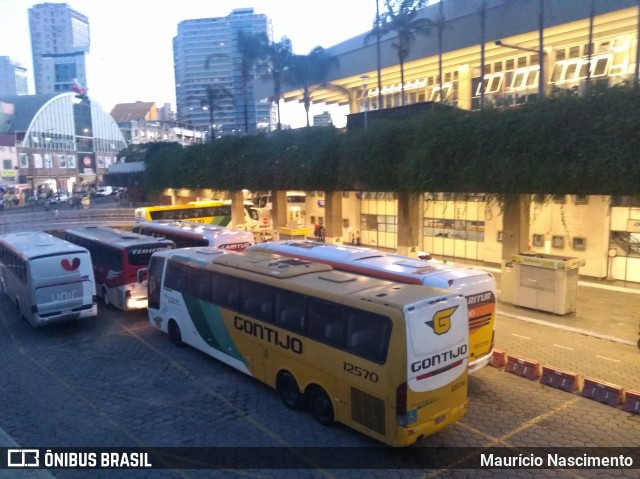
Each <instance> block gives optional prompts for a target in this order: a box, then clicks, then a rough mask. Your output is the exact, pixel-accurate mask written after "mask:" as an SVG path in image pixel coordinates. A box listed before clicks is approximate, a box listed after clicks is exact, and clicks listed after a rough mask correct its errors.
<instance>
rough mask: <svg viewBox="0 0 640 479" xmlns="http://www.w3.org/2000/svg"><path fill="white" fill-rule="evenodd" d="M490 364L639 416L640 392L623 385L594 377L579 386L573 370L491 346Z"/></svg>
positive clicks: (577, 376)
mask: <svg viewBox="0 0 640 479" xmlns="http://www.w3.org/2000/svg"><path fill="white" fill-rule="evenodd" d="M489 364H490V366H491V367H493V368H496V369H501V368H504V371H505V372H508V373H511V374H515V375H516V376H520V377H523V378H526V379H529V380H530V381H539V382H540V384H543V385H545V386H550V387H552V388H555V389H560V390H562V391H565V392H568V393H571V394H574V393H576V392H577V391H580V396H582V397H584V398H587V399H592V400H594V401H598V402H601V403H603V404H606V405H608V406H611V407H614V408H619V407H620V406H622V410H623V411H626V412H629V413H632V414H638V415H640V391H631V390H628V391H625V390H624V388H623V387H622V386H618V385H616V384H611V383H608V382H606V381H601V380H599V379H596V378H592V377H586V378H584V380H583V381H582V388H580V375H579V374H578V373H574V372H572V371H566V370H563V369H559V368H555V367H553V366H542V368H541V365H540V363H539V362H538V361H534V360H532V359H527V358H523V357H520V356H514V355H510V354H506V353H505V352H504V351H502V350H499V349H494V351H493V356H492V358H491V362H490V363H489Z"/></svg>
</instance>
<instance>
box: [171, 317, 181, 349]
mask: <svg viewBox="0 0 640 479" xmlns="http://www.w3.org/2000/svg"><path fill="white" fill-rule="evenodd" d="M167 329H168V332H169V338H171V342H172V343H173V344H175V345H176V346H178V347H179V348H182V347H184V343H183V342H182V332H180V326H178V323H176V322H175V321H174V320H173V319H172V320H171V321H169V326H168V328H167Z"/></svg>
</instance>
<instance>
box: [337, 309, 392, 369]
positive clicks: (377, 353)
mask: <svg viewBox="0 0 640 479" xmlns="http://www.w3.org/2000/svg"><path fill="white" fill-rule="evenodd" d="M348 316H349V335H348V341H347V348H348V349H349V351H351V352H352V353H353V354H356V355H358V356H362V357H363V358H366V359H370V360H373V361H377V362H383V361H384V359H385V356H386V353H387V344H388V342H389V335H390V334H389V333H390V332H391V326H390V321H389V319H388V318H386V317H384V316H380V315H377V314H374V313H369V312H367V311H358V310H353V311H351V312H349V315H348Z"/></svg>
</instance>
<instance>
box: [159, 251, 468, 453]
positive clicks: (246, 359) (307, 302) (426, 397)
mask: <svg viewBox="0 0 640 479" xmlns="http://www.w3.org/2000/svg"><path fill="white" fill-rule="evenodd" d="M148 288H149V291H148V311H149V321H150V323H151V324H152V325H153V326H155V327H157V328H158V329H160V330H162V331H163V332H165V333H167V334H168V335H169V336H170V338H171V339H172V340H173V342H174V343H176V344H177V345H183V344H185V343H186V344H188V345H190V346H192V347H194V348H196V349H199V350H201V351H203V352H205V353H206V354H208V355H210V356H213V357H214V358H216V359H218V360H220V361H222V362H224V363H226V364H228V365H230V366H232V367H234V368H235V369H237V370H239V371H241V372H243V373H245V374H247V375H249V376H252V377H254V378H256V379H258V380H260V381H262V382H264V383H266V384H267V385H269V386H270V387H272V388H274V389H275V390H276V391H277V392H278V394H279V396H280V398H281V399H282V401H283V402H284V404H285V405H286V406H287V407H289V408H292V409H298V408H302V407H304V406H306V407H308V408H309V410H310V412H311V414H312V415H313V416H314V417H315V418H316V419H317V420H318V421H319V422H320V423H322V424H331V423H333V422H334V421H337V422H340V423H343V424H345V425H346V426H348V427H351V428H353V429H355V430H357V431H360V432H361V433H364V434H366V435H368V436H371V437H373V438H375V439H377V440H379V441H382V442H384V443H386V444H388V445H391V446H407V445H410V444H413V443H415V442H416V441H418V440H420V439H421V438H423V437H426V436H429V435H431V434H433V433H435V432H437V431H439V430H441V429H442V428H444V427H446V426H447V425H449V424H452V423H454V422H455V421H457V420H459V419H460V418H462V417H463V416H464V414H465V412H466V408H467V362H468V339H469V328H468V325H467V304H466V301H465V299H464V297H463V296H462V295H460V294H459V293H456V292H452V291H447V290H443V289H438V288H427V287H424V286H417V285H411V284H403V283H397V282H392V281H388V280H382V279H378V278H371V277H368V276H364V275H358V274H353V273H347V272H339V271H334V270H333V268H332V267H331V266H329V265H326V264H322V263H317V262H310V261H306V260H300V259H295V258H286V257H283V256H279V255H274V254H271V253H265V252H257V251H253V252H250V251H245V252H242V253H238V254H225V253H224V252H223V251H221V250H217V249H214V248H185V249H177V250H172V251H163V252H158V253H155V254H154V255H153V256H152V259H151V263H150V266H149V281H148Z"/></svg>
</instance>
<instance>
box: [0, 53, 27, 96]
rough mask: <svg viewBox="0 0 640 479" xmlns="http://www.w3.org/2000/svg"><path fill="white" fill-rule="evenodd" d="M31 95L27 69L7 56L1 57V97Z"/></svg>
mask: <svg viewBox="0 0 640 479" xmlns="http://www.w3.org/2000/svg"><path fill="white" fill-rule="evenodd" d="M28 93H29V86H28V83H27V69H26V68H24V67H23V66H22V65H20V63H18V62H16V61H13V60H11V58H9V57H6V56H0V95H5V96H14V95H26V94H28Z"/></svg>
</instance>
